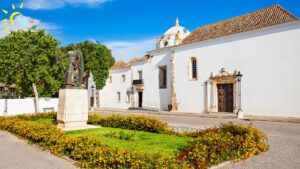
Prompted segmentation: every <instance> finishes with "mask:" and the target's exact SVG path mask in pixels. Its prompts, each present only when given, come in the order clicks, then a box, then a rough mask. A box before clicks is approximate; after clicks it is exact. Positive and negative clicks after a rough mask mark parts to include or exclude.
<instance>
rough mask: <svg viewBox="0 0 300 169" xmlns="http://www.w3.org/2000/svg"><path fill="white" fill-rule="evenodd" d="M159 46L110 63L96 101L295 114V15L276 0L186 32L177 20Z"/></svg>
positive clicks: (299, 56) (299, 25) (298, 52)
mask: <svg viewBox="0 0 300 169" xmlns="http://www.w3.org/2000/svg"><path fill="white" fill-rule="evenodd" d="M156 44H157V49H155V50H152V51H149V52H148V55H146V56H145V57H142V58H135V59H132V60H131V61H130V62H129V63H125V62H123V61H119V62H118V63H116V64H115V65H114V66H113V67H112V68H111V70H110V77H109V79H108V80H107V84H106V86H105V87H104V88H103V90H101V91H100V107H102V108H117V109H129V108H145V109H157V110H171V111H176V112H183V113H185V112H188V113H214V112H231V113H238V112H243V113H244V114H246V115H258V116H281V117H300V106H299V104H298V102H299V99H298V96H300V90H299V89H300V79H299V78H298V77H300V71H298V66H299V64H300V48H299V44H300V21H299V20H298V19H297V18H296V17H295V16H293V15H292V14H290V13H289V12H288V11H286V10H284V9H283V8H281V7H280V6H273V7H270V8H266V9H262V10H259V11H256V12H252V13H249V14H246V15H242V16H238V17H235V18H232V19H228V20H225V21H221V22H217V23H213V24H210V25H206V26H201V27H199V28H198V29H196V30H195V31H193V32H191V33H189V32H188V31H185V28H183V27H181V26H179V21H178V20H176V25H175V26H174V27H172V28H170V29H169V30H168V31H167V32H166V33H165V34H164V36H162V37H160V38H158V39H157V41H156ZM241 75H242V76H241Z"/></svg>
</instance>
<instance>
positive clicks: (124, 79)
mask: <svg viewBox="0 0 300 169" xmlns="http://www.w3.org/2000/svg"><path fill="white" fill-rule="evenodd" d="M125 81H126V76H125V75H122V83H125Z"/></svg>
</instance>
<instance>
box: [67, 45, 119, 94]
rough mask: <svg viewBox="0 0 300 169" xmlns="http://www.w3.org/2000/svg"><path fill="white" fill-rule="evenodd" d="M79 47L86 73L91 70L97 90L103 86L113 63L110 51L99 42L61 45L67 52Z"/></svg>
mask: <svg viewBox="0 0 300 169" xmlns="http://www.w3.org/2000/svg"><path fill="white" fill-rule="evenodd" d="M74 48H79V49H80V51H81V52H82V54H83V58H84V69H85V70H86V74H87V75H88V74H89V72H90V71H91V72H92V74H93V77H94V81H95V83H96V87H97V89H98V90H100V89H102V88H103V87H104V86H105V81H106V79H107V78H108V75H109V68H110V67H111V66H112V65H113V64H114V63H115V59H114V57H113V56H112V54H111V51H110V50H109V49H108V48H107V47H106V46H104V45H102V44H100V43H99V42H96V43H93V42H91V41H84V42H82V43H77V44H70V45H68V46H66V47H63V51H64V52H67V51H70V50H74Z"/></svg>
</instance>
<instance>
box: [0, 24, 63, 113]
mask: <svg viewBox="0 0 300 169" xmlns="http://www.w3.org/2000/svg"><path fill="white" fill-rule="evenodd" d="M59 45H60V42H59V41H58V40H56V39H55V38H54V37H53V36H52V35H50V34H46V33H45V31H44V30H37V29H36V27H32V28H31V29H29V30H26V31H25V30H19V31H16V32H11V33H10V34H9V35H7V36H5V37H4V38H1V39H0V69H1V71H0V80H1V81H2V82H4V83H6V84H16V88H17V90H18V93H19V94H20V96H21V97H31V96H35V97H36V105H38V102H37V100H38V99H37V98H38V94H39V95H40V96H48V97H51V96H53V95H55V94H57V93H58V90H59V88H60V87H61V86H62V85H63V82H64V71H65V68H66V62H57V58H58V57H59V56H61V54H62V53H61V51H60V48H59ZM36 109H37V110H38V107H36Z"/></svg>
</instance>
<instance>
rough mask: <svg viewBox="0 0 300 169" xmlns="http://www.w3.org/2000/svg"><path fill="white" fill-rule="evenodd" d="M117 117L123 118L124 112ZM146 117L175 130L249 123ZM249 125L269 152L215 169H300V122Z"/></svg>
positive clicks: (196, 118) (230, 120) (166, 116)
mask: <svg viewBox="0 0 300 169" xmlns="http://www.w3.org/2000/svg"><path fill="white" fill-rule="evenodd" d="M100 114H102V115H108V114H109V113H106V112H102V113H100ZM121 114H125V115H126V113H121ZM147 115H148V116H156V117H158V118H160V119H161V120H163V121H165V122H167V123H168V124H169V125H170V126H171V127H175V128H178V129H185V128H192V129H203V128H207V127H212V126H215V125H219V124H220V123H228V122H233V123H235V124H238V123H242V124H249V123H250V122H249V121H244V120H239V119H236V118H232V119H221V118H204V117H187V116H172V115H154V114H147ZM253 125H254V127H257V128H259V129H261V130H262V131H264V132H266V133H267V134H268V143H269V145H270V149H269V151H267V152H266V153H263V154H262V155H259V156H255V157H253V158H250V159H247V160H243V161H240V162H238V163H235V164H232V163H230V164H226V165H224V166H220V167H216V168H218V169H231V168H238V169H254V168H255V169H257V168H259V169H300V123H285V122H268V121H254V122H253Z"/></svg>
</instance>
